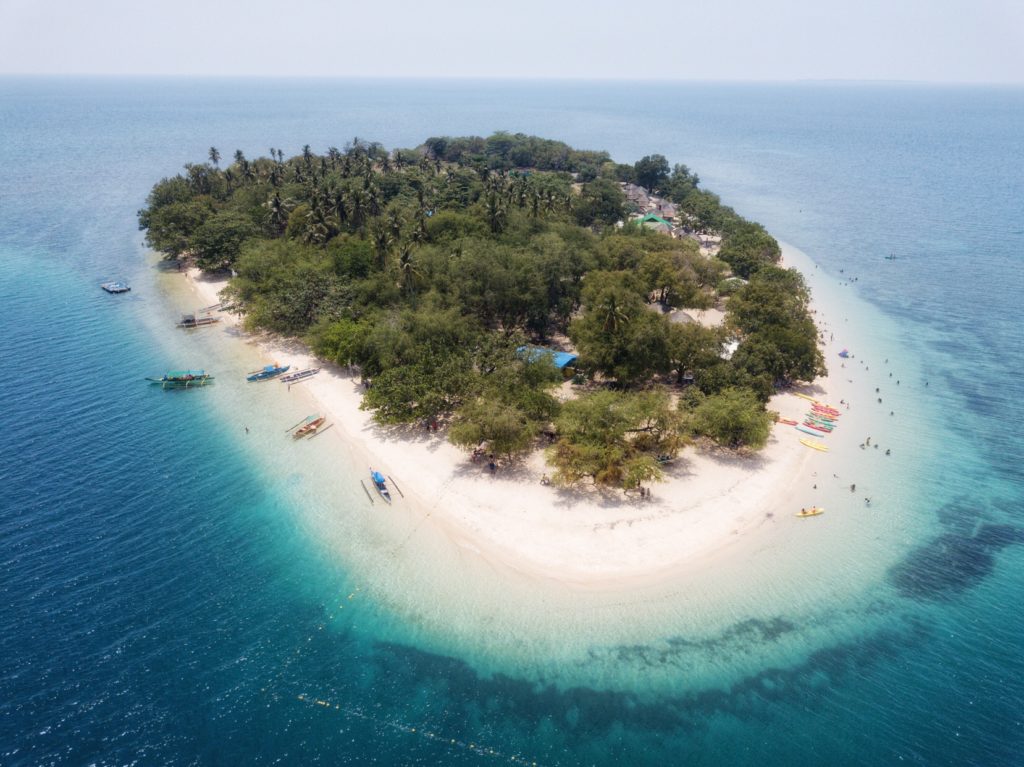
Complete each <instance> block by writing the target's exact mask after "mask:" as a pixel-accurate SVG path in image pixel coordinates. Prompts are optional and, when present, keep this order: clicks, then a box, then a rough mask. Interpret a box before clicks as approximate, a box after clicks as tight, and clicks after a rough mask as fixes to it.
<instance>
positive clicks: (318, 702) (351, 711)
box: [297, 693, 539, 767]
mask: <svg viewBox="0 0 1024 767" xmlns="http://www.w3.org/2000/svg"><path fill="white" fill-rule="evenodd" d="M297 698H298V699H299V700H300V701H302V702H303V703H308V704H309V705H311V706H321V707H323V708H325V709H328V710H330V711H336V712H338V713H340V714H344V715H346V716H351V717H355V718H357V719H363V720H365V721H368V722H373V723H374V724H377V725H380V726H382V727H388V728H390V729H392V730H397V731H398V732H403V733H405V734H407V735H418V736H419V737H421V738H426V739H427V740H432V741H434V742H435V743H440V744H443V745H445V746H448V747H450V748H458V749H461V750H463V751H470V752H472V753H474V754H476V755H477V756H487V757H491V758H492V759H500V760H502V761H505V762H508V763H509V764H523V765H528V767H539V765H538V764H537V762H535V761H533V760H532V759H527V758H526V757H523V756H517V755H516V754H504V753H502V752H500V751H496V750H494V749H493V748H490V747H488V746H485V745H483V744H480V743H472V742H466V741H464V740H459V739H458V738H451V737H448V736H447V735H445V734H443V733H440V732H435V731H434V730H431V729H428V728H423V727H413V726H412V725H408V724H404V723H402V722H396V721H394V720H391V719H381V718H380V717H376V716H372V715H371V714H367V713H366V712H365V711H360V710H359V709H356V708H350V707H348V706H342V705H341V704H339V703H332V702H331V701H329V700H324V699H322V698H317V697H314V696H312V695H306V694H305V693H299V695H298V696H297Z"/></svg>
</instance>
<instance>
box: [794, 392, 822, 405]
mask: <svg viewBox="0 0 1024 767" xmlns="http://www.w3.org/2000/svg"><path fill="white" fill-rule="evenodd" d="M793 394H794V395H796V396H797V397H800V398H801V399H805V400H807V401H808V402H815V403H816V402H817V401H818V400H816V399H814V397H809V396H808V395H806V394H801V393H800V392H798V391H795V392H793Z"/></svg>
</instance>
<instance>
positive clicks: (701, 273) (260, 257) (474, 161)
mask: <svg viewBox="0 0 1024 767" xmlns="http://www.w3.org/2000/svg"><path fill="white" fill-rule="evenodd" d="M209 156H210V160H211V161H210V162H209V163H198V164H190V165H187V166H186V167H185V172H184V173H182V174H180V175H178V176H175V177H174V178H169V179H164V180H162V181H160V182H159V183H157V184H156V185H155V186H154V188H153V190H152V192H151V193H150V196H149V198H148V200H147V206H146V208H144V209H143V210H142V211H140V212H139V223H140V227H141V228H143V229H145V230H146V237H147V242H148V243H149V244H150V246H151V247H153V248H155V249H157V250H159V251H161V252H163V253H164V254H165V255H166V256H167V257H168V258H173V259H182V260H184V261H189V262H192V263H194V264H195V265H197V266H199V267H200V268H203V269H206V270H211V271H214V270H227V269H231V270H232V272H233V279H232V281H231V285H230V287H229V289H228V293H229V294H230V296H231V298H232V300H233V302H234V303H235V304H236V306H237V308H238V310H239V311H241V312H243V313H244V314H245V321H246V324H247V327H249V328H250V329H263V330H269V331H272V332H276V333H281V334H286V335H289V336H294V337H300V338H303V339H304V340H306V341H307V342H308V343H309V344H310V345H311V346H312V348H313V350H314V351H315V352H316V353H317V354H318V355H319V356H321V357H323V358H325V359H329V360H332V361H334V362H337V363H339V364H342V365H352V366H356V367H358V369H359V370H360V372H361V373H362V375H363V376H364V378H365V379H367V380H368V381H372V386H370V387H369V388H368V389H367V391H366V393H365V395H364V401H363V406H364V407H365V408H368V409H370V410H372V411H373V413H374V417H375V418H376V419H377V420H378V421H379V422H381V423H385V424H416V423H427V424H434V423H437V422H440V423H444V424H446V425H447V426H448V436H449V439H451V441H452V442H454V443H455V444H457V445H459V446H462V447H464V448H466V449H473V448H474V447H477V446H479V445H480V444H481V443H486V444H487V445H488V448H489V452H493V453H495V454H498V455H501V456H503V457H505V458H508V459H514V458H516V457H519V456H523V455H524V454H526V453H529V452H531V451H533V450H535V449H537V448H538V447H539V440H540V439H541V435H545V434H546V435H547V444H549V445H550V449H549V451H548V459H549V461H550V462H551V463H552V465H553V467H554V469H555V472H554V476H555V479H556V480H557V481H560V482H564V483H568V484H573V483H577V482H594V483H596V484H599V485H608V486H615V487H623V488H632V487H637V486H638V485H640V484H641V483H642V482H647V481H650V480H656V479H658V478H659V477H660V476H661V466H662V465H663V464H664V463H665V462H666V461H667V460H671V458H672V457H673V456H675V454H676V453H677V452H678V450H679V449H680V448H681V446H683V445H684V444H685V443H686V442H687V441H688V440H689V439H690V438H691V437H693V436H697V437H700V436H706V437H709V438H711V439H713V440H715V441H716V442H718V443H719V444H721V445H724V446H728V447H729V448H738V447H746V448H749V449H757V448H759V447H760V446H762V445H763V444H764V442H765V439H766V436H767V435H766V431H765V426H764V424H766V423H770V416H769V415H768V413H767V412H766V410H765V407H764V403H765V402H766V401H767V399H768V397H769V396H770V395H771V394H772V393H773V392H774V391H775V389H776V388H777V387H780V386H786V385H789V384H791V383H793V382H794V381H798V380H811V379H813V378H814V377H815V376H816V375H819V374H820V373H822V372H823V371H824V364H823V360H822V358H821V353H820V351H819V349H818V346H817V338H816V329H815V327H814V323H813V321H812V320H811V317H810V315H809V313H808V309H807V302H808V294H807V289H806V286H804V284H803V281H802V278H801V277H800V275H799V274H797V273H796V272H793V271H787V270H784V269H781V268H779V267H778V266H777V265H776V264H777V262H778V260H779V249H778V244H777V243H776V242H775V240H774V239H773V238H772V237H771V236H770V235H769V234H768V233H767V232H766V231H765V230H764V229H763V228H762V227H760V226H759V225H757V224H753V223H751V222H748V221H745V220H744V219H743V218H742V217H740V216H739V215H738V214H737V213H736V212H735V211H733V210H732V209H731V208H729V207H727V206H724V205H722V204H721V202H720V200H719V199H718V197H717V196H715V195H714V194H712V193H710V192H707V191H706V190H704V189H702V188H701V187H700V180H699V178H698V177H697V176H696V174H694V173H692V172H691V171H690V170H689V169H688V168H687V167H686V166H685V165H675V166H670V165H669V163H668V161H667V159H666V158H664V157H661V156H660V155H649V156H647V157H645V158H643V159H642V160H640V161H638V162H637V163H635V164H634V165H627V164H619V163H615V162H613V161H612V160H611V158H610V157H609V156H608V154H607V153H605V152H600V151H581V150H576V149H573V148H571V147H569V146H567V145H565V144H563V143H561V142H557V141H550V140H547V139H541V138H537V137H533V136H524V135H522V134H514V135H513V134H508V133H496V134H494V135H493V136H490V137H489V138H480V137H462V138H450V137H435V138H431V139H428V140H427V141H426V142H424V144H423V145H422V146H420V147H418V148H415V149H398V150H394V151H387V150H385V149H384V148H383V147H382V146H381V145H380V144H377V143H370V142H365V141H360V140H355V141H353V142H351V143H350V144H349V145H347V146H346V147H345V149H344V150H339V149H336V148H333V147H332V148H330V149H328V150H327V152H326V153H325V154H323V155H319V154H316V153H315V152H314V151H313V150H312V149H311V148H310V147H309V146H306V147H304V148H303V150H302V152H301V153H300V154H298V155H296V156H294V157H289V158H286V157H285V155H284V152H282V151H281V150H279V149H271V150H270V156H269V157H259V158H256V159H249V158H247V157H246V156H245V154H244V153H243V152H241V151H236V152H235V153H234V161H233V162H232V163H231V164H229V165H228V166H227V167H224V168H221V167H220V158H221V155H220V153H219V152H218V151H217V150H215V149H212V148H211V151H210V154H209ZM652 210H657V211H659V213H658V214H654V213H651V211H652ZM726 293H728V294H729V296H728V297H726V295H725V294H726ZM714 307H720V308H721V307H724V309H725V315H724V316H725V322H724V323H723V324H722V325H720V326H714V327H710V326H709V327H705V326H702V325H700V324H696V323H689V324H687V323H684V322H683V321H682V320H685V319H686V318H685V317H680V316H677V315H678V310H691V311H702V310H707V309H710V308H714ZM730 341H731V342H733V346H736V344H738V346H736V348H735V353H734V354H732V355H731V356H730V355H729V354H727V353H726V348H727V346H726V344H727V342H730ZM527 345H535V346H540V347H548V348H561V349H566V350H570V351H573V352H575V353H576V354H577V355H578V359H577V360H576V363H575V369H574V370H573V371H568V375H570V376H573V377H574V380H575V381H576V383H577V385H570V384H568V383H565V377H563V372H562V371H559V370H557V369H556V368H555V367H554V366H553V365H551V364H549V363H548V362H547V360H546V358H545V356H544V355H541V356H540V357H538V356H537V355H533V354H529V355H524V354H522V353H521V350H522V349H523V347H525V346H527ZM581 383H582V384H583V385H582V386H580V385H578V384H581ZM681 395H685V396H681Z"/></svg>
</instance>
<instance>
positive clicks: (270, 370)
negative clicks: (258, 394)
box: [245, 362, 291, 382]
mask: <svg viewBox="0 0 1024 767" xmlns="http://www.w3.org/2000/svg"><path fill="white" fill-rule="evenodd" d="M290 367H291V365H283V366H282V365H278V364H277V363H276V362H275V363H274V364H273V365H266V366H264V367H263V368H262V369H261V370H253V371H252V372H251V373H249V375H247V376H246V377H245V380H246V381H250V382H251V381H268V380H270V379H271V378H276V377H277V376H279V375H281V373H285V372H287V370H288V368H290Z"/></svg>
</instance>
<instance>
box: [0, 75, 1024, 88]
mask: <svg viewBox="0 0 1024 767" xmlns="http://www.w3.org/2000/svg"><path fill="white" fill-rule="evenodd" d="M0 78H2V79H15V78H47V79H69V80H72V79H103V80H130V79H133V80H273V81H303V80H306V81H311V80H312V81H349V82H359V81H363V82H453V83H455V82H467V83H468V82H506V83H516V82H520V83H589V84H600V83H645V84H652V85H669V84H689V85H702V84H706V85H799V84H811V85H815V84H817V85H928V86H988V87H993V86H995V87H1021V86H1024V80H915V79H906V78H855V77H849V78H845V77H822V78H813V77H802V78H778V79H768V78H766V79H742V78H683V77H679V78H674V77H653V78H651V77H646V78H639V77H545V76H520V75H488V76H468V75H334V74H332V75H311V74H301V75H269V74H210V73H174V74H169V73H152V72H142V73H123V72H73V73H69V72H0Z"/></svg>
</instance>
